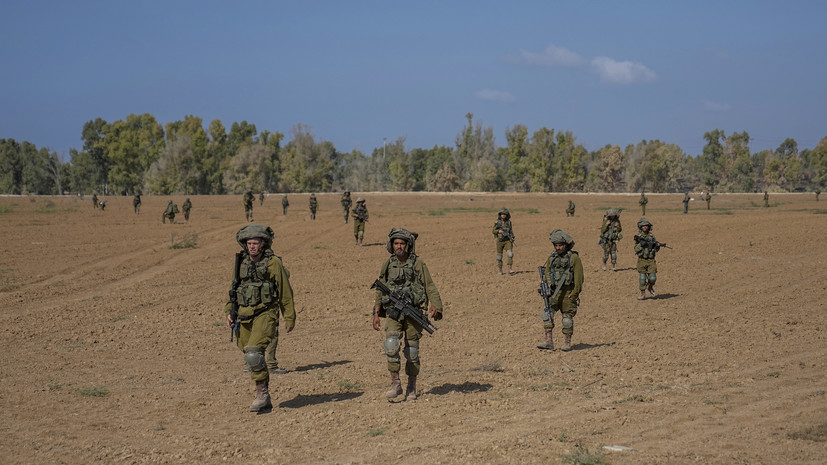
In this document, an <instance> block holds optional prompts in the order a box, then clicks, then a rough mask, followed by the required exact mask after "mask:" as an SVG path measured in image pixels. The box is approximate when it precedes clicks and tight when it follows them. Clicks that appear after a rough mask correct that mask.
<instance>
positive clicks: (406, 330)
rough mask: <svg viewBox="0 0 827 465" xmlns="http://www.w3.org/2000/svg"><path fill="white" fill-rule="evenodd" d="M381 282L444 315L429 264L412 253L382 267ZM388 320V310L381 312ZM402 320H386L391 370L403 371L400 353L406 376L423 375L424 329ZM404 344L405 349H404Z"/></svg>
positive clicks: (379, 295) (378, 295)
mask: <svg viewBox="0 0 827 465" xmlns="http://www.w3.org/2000/svg"><path fill="white" fill-rule="evenodd" d="M357 208H358V207H357ZM379 280H380V281H381V282H382V283H383V284H385V285H386V286H387V287H388V288H389V289H390V290H391V292H393V291H396V290H400V289H401V290H405V291H406V292H408V293H409V294H410V295H411V297H412V300H413V304H414V305H416V306H418V307H419V308H421V309H423V310H424V309H427V308H428V307H429V305H433V306H434V308H435V309H436V311H437V313H439V314H442V299H441V298H440V296H439V292H438V291H437V288H436V284H434V281H433V279H432V278H431V273H430V272H429V271H428V267H427V266H426V265H425V262H424V261H423V260H422V259H421V258H419V257H417V256H416V255H415V254H413V253H411V254H409V255H408V258H407V260H405V262H404V263H401V262H399V260H397V258H396V256H392V257H391V258H389V259H388V260H386V261H385V263H384V264H383V265H382V268H381V270H380V271H379ZM380 306H382V293H381V292H380V291H378V290H377V291H376V297H375V299H374V308H377V307H380ZM379 316H380V317H382V318H385V316H386V314H385V310H384V307H382V310H381V311H380V313H379ZM400 318H401V321H397V320H394V319H392V318H386V321H385V343H384V348H385V354H386V355H387V358H388V371H390V372H399V370H400V369H401V368H402V364H401V360H400V358H399V351H400V349H402V353H403V354H404V356H405V360H406V361H405V374H406V375H408V376H417V375H419V370H420V367H421V366H420V361H419V340H420V339H421V338H422V327H421V326H419V325H418V324H417V323H416V322H415V321H413V320H411V319H410V318H408V317H406V316H405V315H404V314H401V315H400ZM403 344H404V347H403Z"/></svg>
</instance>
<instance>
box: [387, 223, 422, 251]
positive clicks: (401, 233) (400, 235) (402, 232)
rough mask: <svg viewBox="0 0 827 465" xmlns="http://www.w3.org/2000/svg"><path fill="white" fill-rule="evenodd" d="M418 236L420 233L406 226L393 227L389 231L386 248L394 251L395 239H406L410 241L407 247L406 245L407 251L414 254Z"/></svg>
mask: <svg viewBox="0 0 827 465" xmlns="http://www.w3.org/2000/svg"><path fill="white" fill-rule="evenodd" d="M417 237H419V234H417V233H415V232H413V231H408V230H407V229H405V228H393V229H391V232H389V233H388V242H386V243H385V248H386V249H388V253H393V240H394V239H404V240H405V242H407V243H408V245H407V247H405V252H407V253H409V254H412V253H414V250H415V248H416V238H417Z"/></svg>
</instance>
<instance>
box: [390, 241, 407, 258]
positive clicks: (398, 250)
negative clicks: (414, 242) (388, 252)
mask: <svg viewBox="0 0 827 465" xmlns="http://www.w3.org/2000/svg"><path fill="white" fill-rule="evenodd" d="M391 246H392V247H393V254H394V255H396V256H397V257H402V256H404V255H405V248H406V247H407V246H408V241H406V240H405V239H394V240H393V242H392V243H391Z"/></svg>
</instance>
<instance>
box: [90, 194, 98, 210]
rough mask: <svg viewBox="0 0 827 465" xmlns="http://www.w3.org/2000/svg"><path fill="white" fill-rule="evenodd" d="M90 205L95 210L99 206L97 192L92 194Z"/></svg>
mask: <svg viewBox="0 0 827 465" xmlns="http://www.w3.org/2000/svg"><path fill="white" fill-rule="evenodd" d="M92 206H93V207H95V209H96V210H97V208H98V207H99V206H100V205H98V194H92Z"/></svg>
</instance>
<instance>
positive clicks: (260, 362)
mask: <svg viewBox="0 0 827 465" xmlns="http://www.w3.org/2000/svg"><path fill="white" fill-rule="evenodd" d="M244 361H245V362H247V366H248V367H250V371H264V370H266V369H267V363H265V362H264V349H262V348H261V347H259V346H245V347H244Z"/></svg>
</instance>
